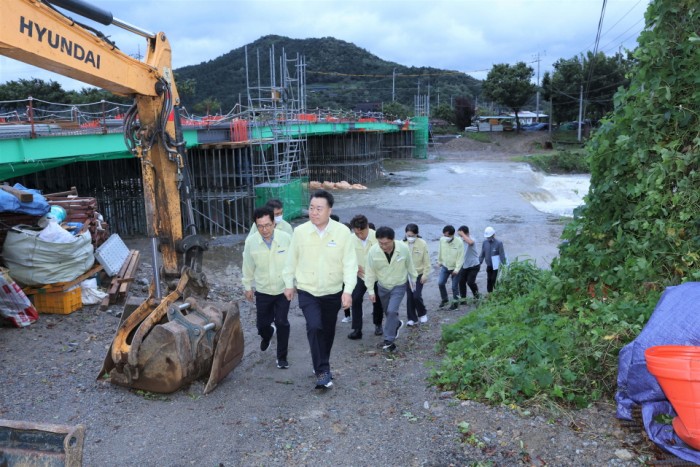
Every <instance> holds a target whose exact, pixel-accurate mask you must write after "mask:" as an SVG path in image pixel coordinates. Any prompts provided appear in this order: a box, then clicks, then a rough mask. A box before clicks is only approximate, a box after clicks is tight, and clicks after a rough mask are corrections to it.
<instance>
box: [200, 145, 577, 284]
mask: <svg viewBox="0 0 700 467" xmlns="http://www.w3.org/2000/svg"><path fill="white" fill-rule="evenodd" d="M384 168H385V177H384V178H383V179H382V180H378V181H376V182H373V183H371V184H369V185H368V187H367V188H368V189H367V190H335V191H333V195H334V197H335V206H334V208H333V213H334V214H337V215H338V216H339V217H340V220H341V222H349V221H350V219H352V217H353V216H354V215H356V214H364V215H365V216H367V218H368V219H369V221H370V222H372V223H374V224H375V226H376V227H380V226H383V225H385V226H389V227H391V228H393V229H394V230H395V231H396V233H397V238H403V232H404V229H405V227H406V224H408V223H411V222H412V223H415V224H417V225H418V226H419V228H420V233H421V236H422V237H423V238H425V239H426V241H427V242H428V244H429V246H430V248H431V256H432V258H433V260H434V261H437V258H436V257H437V241H438V239H439V238H440V237H441V236H442V229H443V227H444V226H445V225H447V224H451V225H453V226H454V227H455V229H457V228H459V226H461V225H466V226H468V227H469V229H470V232H471V233H472V238H474V239H475V240H477V244H478V245H479V249H480V248H481V241H482V240H483V231H484V229H485V228H486V227H487V226H492V227H493V228H494V229H496V236H497V237H498V238H500V239H501V240H502V241H503V242H504V245H505V249H506V254H507V256H508V258H509V259H511V260H512V259H514V258H516V257H517V258H520V259H526V258H529V259H532V260H534V261H535V262H536V264H537V265H538V266H539V267H543V268H547V267H549V265H550V264H551V261H552V259H553V258H554V257H555V256H557V255H558V253H559V251H558V245H559V238H560V236H561V232H562V229H563V228H564V225H566V222H567V221H568V220H569V219H571V216H572V212H573V209H574V208H575V207H577V206H579V205H580V204H582V202H583V201H582V198H583V196H584V195H585V194H586V193H587V192H588V185H589V176H588V175H551V176H550V175H545V174H543V173H541V172H537V171H534V170H532V168H531V167H530V166H529V165H528V164H525V163H521V162H510V161H504V160H494V161H487V160H470V159H469V158H468V157H462V158H450V159H449V160H439V161H435V160H432V161H386V162H385V164H384ZM305 220H306V219H304V218H299V219H293V220H292V221H291V222H292V224H293V225H298V224H300V223H302V222H304V221H305ZM244 239H245V237H244V236H232V237H225V238H218V239H213V241H212V246H213V249H214V250H215V251H216V249H218V248H223V249H226V254H225V255H218V254H216V253H210V254H208V255H207V265H208V266H210V267H212V268H213V269H217V270H221V269H230V268H231V267H235V266H234V265H236V264H240V255H241V253H242V248H243V245H242V241H243V240H244ZM232 255H233V256H232ZM219 262H223V263H221V264H218V263H219ZM224 263H225V264H224ZM229 272H231V271H229ZM482 276H483V277H482ZM478 281H479V282H484V281H485V274H480V276H479V279H478Z"/></svg>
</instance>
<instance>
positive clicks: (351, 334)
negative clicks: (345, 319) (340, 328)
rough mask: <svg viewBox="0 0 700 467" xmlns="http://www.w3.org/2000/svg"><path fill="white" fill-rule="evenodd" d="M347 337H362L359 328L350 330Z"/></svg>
mask: <svg viewBox="0 0 700 467" xmlns="http://www.w3.org/2000/svg"><path fill="white" fill-rule="evenodd" d="M348 339H352V340H357V339H362V331H360V330H359V329H353V330H352V332H351V333H350V334H348Z"/></svg>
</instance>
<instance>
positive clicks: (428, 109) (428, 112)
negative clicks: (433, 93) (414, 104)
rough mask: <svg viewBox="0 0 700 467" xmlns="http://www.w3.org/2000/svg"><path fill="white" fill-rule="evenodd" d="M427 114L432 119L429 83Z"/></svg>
mask: <svg viewBox="0 0 700 467" xmlns="http://www.w3.org/2000/svg"><path fill="white" fill-rule="evenodd" d="M426 111H427V112H426V114H427V115H428V117H430V83H428V100H427V101H426Z"/></svg>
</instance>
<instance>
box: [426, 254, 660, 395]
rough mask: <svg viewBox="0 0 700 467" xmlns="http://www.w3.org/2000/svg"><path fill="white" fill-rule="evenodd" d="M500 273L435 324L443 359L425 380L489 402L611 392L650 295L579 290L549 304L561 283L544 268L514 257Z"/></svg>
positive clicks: (645, 316)
mask: <svg viewBox="0 0 700 467" xmlns="http://www.w3.org/2000/svg"><path fill="white" fill-rule="evenodd" d="M501 274H502V276H501V275H499V282H498V285H497V289H496V291H494V293H493V294H492V295H491V296H490V297H489V298H488V299H487V300H486V301H485V302H484V303H483V304H482V305H481V306H479V307H478V308H477V309H476V310H474V311H473V312H472V313H470V314H468V315H466V316H465V317H464V318H462V319H461V320H460V321H458V322H457V323H455V324H453V325H449V326H445V327H444V328H443V334H442V340H441V342H440V346H441V348H442V349H443V350H444V352H445V357H444V359H443V360H442V362H441V364H440V365H439V366H438V367H436V368H435V369H434V370H433V372H432V375H431V380H432V382H433V383H435V384H437V385H438V386H439V387H441V388H443V389H449V390H454V391H456V393H457V395H458V397H460V398H464V399H473V400H479V401H483V402H490V403H497V404H509V403H517V404H523V403H525V402H526V401H528V400H532V399H542V398H546V399H550V400H553V401H556V402H558V403H559V404H562V405H570V406H576V407H582V406H585V405H587V404H588V403H589V402H591V401H594V400H598V399H600V398H602V397H604V396H605V397H609V396H611V395H612V393H613V390H614V387H615V375H616V373H617V354H618V352H619V348H620V347H621V345H622V344H623V343H625V342H627V341H628V340H629V339H631V338H633V337H634V336H636V335H637V333H638V332H639V331H640V330H641V327H642V326H643V323H644V322H646V320H647V319H648V317H649V315H650V313H651V311H652V310H653V303H655V301H656V296H654V297H648V299H647V300H646V301H639V300H637V299H636V298H635V297H633V296H629V297H625V299H626V300H624V301H621V300H609V299H608V298H605V297H601V298H598V299H596V298H591V297H590V296H585V295H581V296H579V297H577V298H576V299H575V300H572V301H571V303H576V305H575V307H574V308H572V309H568V308H567V307H566V306H564V307H559V306H558V305H557V304H558V299H559V298H560V296H559V295H560V292H561V283H560V282H559V280H558V278H557V277H556V276H554V274H553V273H552V272H551V271H548V270H541V269H538V268H537V267H536V266H535V264H534V263H533V262H531V261H516V262H513V263H512V264H510V265H509V266H508V267H507V268H506V269H505V270H504V271H502V273H501Z"/></svg>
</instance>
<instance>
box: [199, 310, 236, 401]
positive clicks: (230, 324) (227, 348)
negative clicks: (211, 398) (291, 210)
mask: <svg viewBox="0 0 700 467" xmlns="http://www.w3.org/2000/svg"><path fill="white" fill-rule="evenodd" d="M242 359H243V329H242V328H241V320H240V313H239V311H238V304H237V303H234V304H233V306H232V308H231V309H230V310H229V311H228V312H226V317H225V318H224V324H223V326H222V327H221V332H220V333H219V336H218V341H217V342H216V343H215V345H214V359H213V360H212V364H211V371H210V372H209V381H208V382H207V386H206V387H205V388H204V394H209V393H210V392H212V391H213V390H214V389H216V387H217V386H218V384H219V381H221V380H222V379H224V378H225V377H226V375H227V374H229V373H230V372H231V371H232V370H233V369H234V368H236V367H237V366H238V364H239V363H241V360H242Z"/></svg>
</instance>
